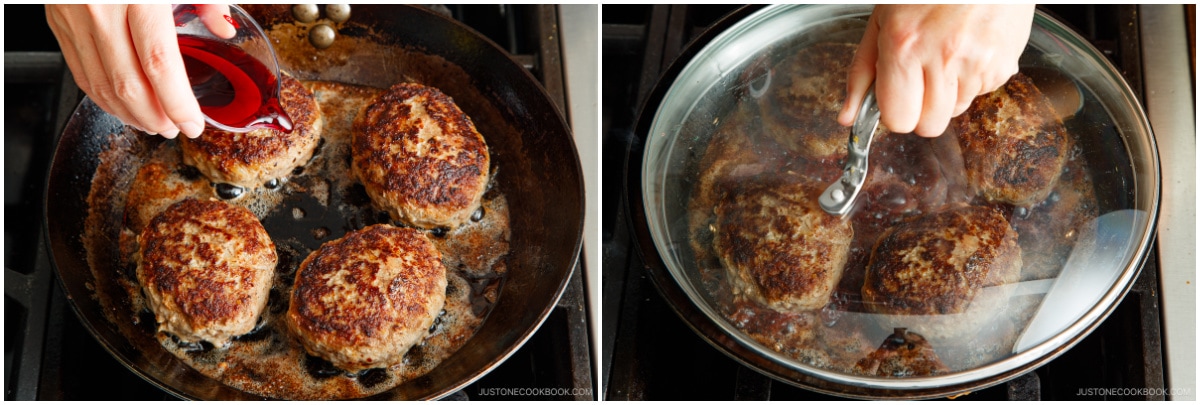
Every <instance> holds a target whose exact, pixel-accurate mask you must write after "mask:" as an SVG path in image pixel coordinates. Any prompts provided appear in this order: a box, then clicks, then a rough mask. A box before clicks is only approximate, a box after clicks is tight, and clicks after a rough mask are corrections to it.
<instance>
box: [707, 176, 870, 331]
mask: <svg viewBox="0 0 1200 405" xmlns="http://www.w3.org/2000/svg"><path fill="white" fill-rule="evenodd" d="M780 180H781V181H779V182H767V183H749V184H745V185H743V186H740V187H732V188H731V190H730V191H729V192H728V193H727V194H724V195H723V196H722V198H721V199H720V200H719V201H718V202H717V208H716V213H717V222H716V232H715V233H716V235H715V248H716V249H715V250H716V253H717V255H718V256H719V257H720V258H721V261H722V262H723V263H724V264H725V268H726V270H727V271H728V272H729V281H730V284H731V287H732V288H733V290H734V292H735V294H738V295H743V296H745V297H747V298H750V299H752V300H754V301H757V302H759V303H761V304H762V305H764V306H767V307H769V308H772V309H775V310H777V311H781V312H798V311H805V310H811V309H818V308H821V307H824V306H825V304H826V303H828V302H829V294H830V293H832V292H833V289H834V287H835V286H837V283H838V281H839V280H840V279H841V277H842V270H843V267H844V266H845V265H846V258H847V257H848V255H849V248H850V240H851V239H852V238H853V237H854V231H853V230H852V229H851V227H850V222H849V221H848V220H846V219H845V218H841V217H837V216H833V215H828V214H826V213H825V211H822V210H821V208H820V207H818V206H817V202H816V201H817V196H818V195H819V194H820V192H821V191H820V190H818V189H816V188H815V187H816V185H815V183H812V182H810V181H805V180H801V179H796V178H793V179H780Z"/></svg>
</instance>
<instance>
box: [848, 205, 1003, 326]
mask: <svg viewBox="0 0 1200 405" xmlns="http://www.w3.org/2000/svg"><path fill="white" fill-rule="evenodd" d="M1020 275H1021V247H1020V246H1019V245H1017V233H1016V231H1014V230H1013V229H1012V228H1011V227H1010V226H1009V224H1008V220H1006V219H1005V218H1004V216H1003V215H1002V214H1001V213H1000V211H999V210H998V209H997V208H993V207H988V206H971V205H952V206H948V207H947V208H946V209H944V210H942V211H938V212H934V213H930V214H924V215H921V216H917V217H914V218H912V219H910V220H908V221H905V222H904V223H901V224H899V225H897V226H895V227H893V228H891V229H889V230H887V231H885V232H884V234H883V235H882V236H881V237H880V239H879V241H878V242H876V244H875V249H874V250H873V251H872V252H871V260H870V262H869V264H868V265H867V274H866V280H865V282H864V284H863V287H862V298H863V301H864V304H865V305H866V307H867V309H869V310H871V311H872V312H875V313H878V314H885V315H884V316H881V317H880V320H881V321H882V322H884V323H885V324H884V325H882V326H884V327H886V328H908V329H909V330H911V331H913V332H917V333H919V334H921V335H923V336H924V337H926V338H928V339H931V340H935V341H938V340H944V339H950V338H953V337H957V336H963V335H965V334H969V333H972V332H974V331H977V330H978V329H979V328H980V327H981V326H983V324H984V323H987V322H988V321H990V320H991V319H992V317H994V316H995V315H997V314H999V313H1001V312H1002V311H1003V310H1004V306H1005V304H1006V303H1007V302H1008V297H1009V295H1010V294H1011V293H1012V287H1014V286H1015V283H1016V282H1017V281H1019V279H1020ZM929 315H932V316H929Z"/></svg>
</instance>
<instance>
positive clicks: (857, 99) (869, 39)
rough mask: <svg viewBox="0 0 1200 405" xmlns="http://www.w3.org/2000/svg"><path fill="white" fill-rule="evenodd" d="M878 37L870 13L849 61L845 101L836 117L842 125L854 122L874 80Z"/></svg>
mask: <svg viewBox="0 0 1200 405" xmlns="http://www.w3.org/2000/svg"><path fill="white" fill-rule="evenodd" d="M878 37H879V26H878V25H877V24H876V20H875V16H874V15H872V16H871V18H870V19H869V20H868V21H867V31H866V33H864V34H863V38H862V41H861V42H860V43H859V44H858V50H857V51H855V52H854V61H853V62H851V63H850V74H849V76H848V77H847V78H846V101H845V102H844V103H842V110H841V111H840V112H838V118H837V120H838V123H839V124H841V125H842V126H850V125H853V124H854V118H855V116H857V115H858V108H859V107H860V106H861V104H862V100H863V97H866V95H867V89H869V88H871V83H873V82H874V81H875V61H876V59H878V57H879V45H878V42H879V41H878Z"/></svg>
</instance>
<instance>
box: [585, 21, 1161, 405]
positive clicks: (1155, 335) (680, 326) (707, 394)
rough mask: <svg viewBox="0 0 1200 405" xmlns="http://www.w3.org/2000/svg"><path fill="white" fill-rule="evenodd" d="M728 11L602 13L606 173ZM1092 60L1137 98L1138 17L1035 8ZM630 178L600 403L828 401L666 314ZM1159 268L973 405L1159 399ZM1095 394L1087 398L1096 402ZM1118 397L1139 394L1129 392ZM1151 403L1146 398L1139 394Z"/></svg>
mask: <svg viewBox="0 0 1200 405" xmlns="http://www.w3.org/2000/svg"><path fill="white" fill-rule="evenodd" d="M735 9H736V7H733V6H687V5H669V6H667V5H659V6H616V7H609V6H606V7H605V13H604V21H603V22H602V23H603V28H602V35H603V40H602V43H603V54H604V59H603V60H604V62H603V63H604V70H603V72H604V78H603V82H604V83H603V101H602V102H603V121H602V122H603V124H602V125H603V128H602V129H603V132H602V134H603V135H602V136H603V139H602V142H603V148H604V149H603V157H602V159H603V163H602V164H603V165H604V167H606V168H609V169H610V170H609V172H610V173H613V172H614V170H612V169H611V168H626V170H628V169H627V167H628V161H629V160H630V159H636V160H640V159H641V152H642V148H643V144H642V142H643V141H642V136H641V135H638V134H636V133H635V132H634V127H635V125H636V123H637V120H638V114H639V113H640V111H641V110H640V108H641V107H642V104H643V103H644V102H645V99H646V97H647V95H648V94H649V93H650V91H651V90H652V89H653V87H654V86H655V85H656V83H657V82H658V81H659V79H660V75H661V74H662V72H664V71H665V70H666V69H667V67H668V66H669V64H670V63H671V62H672V61H673V60H674V59H675V58H676V57H677V56H678V55H679V54H680V53H681V51H682V50H683V49H684V47H685V46H686V45H687V44H688V43H690V42H691V41H692V40H693V39H695V38H696V37H697V36H698V35H699V34H701V33H702V32H704V30H705V29H706V28H707V27H709V26H712V25H713V24H714V23H716V22H717V21H718V20H719V19H720V18H721V17H722V16H724V15H726V14H728V13H729V12H731V11H733V10H735ZM1042 10H1043V11H1047V12H1049V13H1050V14H1051V15H1053V16H1054V17H1056V18H1057V19H1058V20H1060V21H1063V22H1066V23H1068V24H1069V25H1071V26H1072V28H1074V29H1075V30H1076V31H1077V32H1079V33H1080V34H1081V35H1083V36H1084V37H1085V38H1087V39H1088V40H1089V41H1091V42H1092V44H1093V45H1094V46H1096V48H1097V49H1100V50H1101V51H1102V52H1103V53H1104V54H1105V55H1106V56H1108V57H1109V59H1110V61H1112V62H1113V64H1114V65H1115V66H1116V67H1117V68H1118V69H1119V70H1120V71H1121V73H1122V74H1123V75H1125V78H1126V80H1127V81H1128V82H1129V84H1130V86H1131V87H1132V88H1133V90H1134V92H1135V94H1138V95H1139V97H1141V94H1142V90H1141V85H1142V73H1141V55H1140V50H1139V43H1138V22H1137V14H1136V13H1137V8H1136V6H1116V5H1085V6H1074V5H1056V6H1049V7H1045V8H1042ZM629 178H632V177H630V176H629V175H628V173H624V174H623V175H616V176H606V178H605V180H604V181H605V183H604V185H603V187H604V193H603V197H602V198H603V201H602V209H603V210H604V213H605V215H604V216H603V221H602V223H601V226H602V230H603V239H602V244H603V248H604V261H603V266H604V286H603V288H604V313H605V314H608V315H607V316H606V317H605V320H604V328H603V331H604V332H603V333H604V336H603V353H604V359H603V369H604V370H605V375H604V376H603V384H604V388H603V389H604V395H605V398H606V399H611V400H642V399H651V400H654V399H707V400H712V399H726V400H814V399H837V398H835V397H831V396H828V395H824V394H820V393H816V392H813V391H808V390H804V389H801V388H797V387H795V386H792V385H790V384H786V383H781V382H778V381H776V380H774V379H772V378H770V377H767V376H765V375H763V374H760V373H758V372H757V371H754V370H752V369H750V368H747V367H746V366H743V365H741V364H739V363H738V362H737V361H735V360H733V359H732V358H730V357H728V356H726V355H724V354H723V353H722V352H720V351H719V350H717V349H716V348H714V347H712V346H711V345H709V344H708V343H707V342H705V341H704V340H703V339H702V338H701V337H700V336H699V335H697V334H696V333H695V332H694V331H692V330H691V329H690V328H689V327H688V326H687V324H685V323H684V321H683V320H682V319H680V317H679V316H678V315H677V314H675V313H674V311H673V309H672V308H671V306H670V304H669V303H667V302H666V301H665V300H664V299H663V298H662V296H661V295H660V294H659V292H658V291H656V289H655V287H654V286H653V285H652V284H653V283H652V282H651V281H650V280H649V278H648V273H647V270H646V267H647V266H646V264H645V263H644V262H643V261H642V258H641V257H640V256H639V254H638V253H637V252H636V251H635V245H636V244H637V243H638V242H637V240H636V236H634V232H633V230H632V229H631V222H630V221H632V219H631V214H630V213H629V212H628V211H627V210H628V209H629V208H630V207H631V206H636V204H641V201H629V196H628V194H627V193H628V191H627V189H626V185H625V184H624V181H625V180H626V179H629ZM1160 319H1161V318H1160V315H1159V301H1158V259H1157V253H1156V251H1155V250H1154V249H1151V253H1150V255H1149V257H1148V258H1147V259H1146V263H1145V265H1144V267H1143V268H1142V271H1141V274H1140V276H1139V278H1138V279H1137V281H1136V282H1135V284H1134V285H1133V287H1132V289H1131V290H1130V292H1129V294H1128V295H1127V296H1126V297H1125V299H1124V300H1123V301H1122V302H1121V304H1120V305H1119V306H1118V307H1117V308H1116V310H1115V311H1114V312H1113V313H1112V314H1111V315H1110V316H1109V317H1108V319H1107V320H1106V321H1105V322H1104V323H1103V324H1101V325H1100V326H1099V327H1098V328H1097V329H1096V330H1095V331H1093V332H1092V333H1091V334H1090V335H1089V336H1088V337H1087V338H1085V339H1084V340H1083V341H1081V342H1080V343H1079V344H1078V345H1076V346H1075V347H1074V348H1072V349H1071V350H1069V351H1067V352H1066V353H1065V354H1063V355H1061V356H1060V357H1058V358H1057V359H1055V360H1053V361H1051V362H1049V363H1047V364H1045V365H1043V366H1042V367H1039V368H1037V369H1036V370H1034V371H1033V372H1029V373H1026V374H1024V375H1022V376H1019V377H1017V378H1015V379H1013V380H1010V381H1009V382H1007V383H1004V384H999V385H996V386H993V387H990V388H987V389H983V390H979V391H976V392H973V393H970V394H969V395H968V396H966V397H965V398H969V399H977V400H1038V399H1042V400H1066V399H1074V400H1079V399H1151V400H1153V399H1157V400H1161V399H1163V396H1162V395H1161V392H1160V393H1159V394H1158V395H1146V396H1137V397H1111V396H1110V397H1097V396H1094V395H1081V393H1083V391H1082V390H1084V389H1086V388H1114V387H1119V388H1162V387H1163V386H1164V383H1163V355H1162V337H1161V332H1160V327H1161V321H1160ZM1093 392H1095V391H1093ZM1122 392H1129V393H1137V392H1138V391H1136V390H1124V391H1122ZM1146 392H1148V393H1150V394H1153V393H1154V392H1155V391H1154V390H1148V391H1146Z"/></svg>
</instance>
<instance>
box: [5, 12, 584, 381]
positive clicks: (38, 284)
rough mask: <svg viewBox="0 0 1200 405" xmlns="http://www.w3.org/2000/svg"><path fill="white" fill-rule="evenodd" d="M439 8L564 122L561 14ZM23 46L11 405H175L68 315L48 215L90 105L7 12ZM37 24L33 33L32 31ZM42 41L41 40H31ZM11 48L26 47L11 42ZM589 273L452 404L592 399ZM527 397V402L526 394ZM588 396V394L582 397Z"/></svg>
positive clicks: (12, 266)
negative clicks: (73, 126) (498, 56)
mask: <svg viewBox="0 0 1200 405" xmlns="http://www.w3.org/2000/svg"><path fill="white" fill-rule="evenodd" d="M451 7H452V8H446V7H440V8H437V7H431V8H434V9H435V11H438V12H441V13H442V14H443V15H447V16H449V17H452V18H454V19H456V20H458V21H460V22H463V23H464V24H466V25H468V26H470V27H472V28H473V29H475V30H476V31H478V32H480V33H481V34H483V35H484V36H486V37H488V38H489V39H491V40H492V41H493V42H495V43H497V44H498V45H499V46H501V48H503V49H506V50H508V51H509V53H510V54H512V56H513V59H515V60H517V61H518V62H519V63H521V64H523V65H524V66H525V67H526V68H527V69H529V70H530V72H531V73H532V74H533V75H534V77H536V78H538V79H539V80H540V81H541V82H542V84H543V86H544V87H545V88H546V89H547V92H548V93H549V94H550V95H551V98H552V99H553V100H554V101H555V103H557V104H558V106H559V108H560V110H561V111H567V110H566V108H564V106H565V99H566V97H565V88H564V83H563V77H564V71H563V70H564V67H563V64H562V58H561V57H560V55H559V53H560V49H561V48H560V47H559V43H558V35H557V30H558V11H557V7H555V6H540V5H539V6H532V5H520V6H465V5H460V6H451ZM5 9H6V11H9V13H8V17H6V19H7V21H6V22H9V23H10V24H7V25H8V26H9V27H18V26H19V27H23V28H22V30H24V31H23V32H22V37H29V38H33V39H32V40H29V41H22V42H21V43H19V44H13V46H9V45H10V44H8V43H6V44H5V50H6V51H5V55H4V62H5V63H4V64H5V74H4V80H5V100H6V101H5V109H4V111H5V148H4V150H5V202H4V211H5V212H4V216H5V219H6V221H5V225H4V234H5V238H4V239H5V242H4V262H5V318H4V319H5V321H4V322H5V328H4V330H5V332H4V333H5V348H4V354H5V369H4V371H5V376H6V379H5V394H4V399H5V400H35V399H36V400H174V399H176V398H175V397H174V396H172V395H170V394H169V393H167V392H165V391H163V390H161V389H159V388H158V387H156V386H154V385H153V384H150V383H148V382H146V381H145V380H143V379H142V378H140V377H139V376H137V375H136V374H134V373H133V372H132V371H130V370H128V369H126V368H125V367H124V366H123V365H121V364H120V363H119V362H118V361H117V360H116V359H115V358H113V357H112V356H111V355H109V354H108V353H107V352H106V351H105V349H104V348H103V347H102V346H101V345H100V344H99V342H97V341H96V340H95V339H94V338H93V337H92V336H91V335H90V333H88V331H87V329H86V328H85V327H84V326H83V325H82V324H81V323H80V321H79V319H78V317H77V316H76V315H75V314H74V313H73V310H72V309H71V308H70V304H69V303H68V301H67V299H66V297H65V295H64V294H63V292H62V289H61V288H60V286H59V283H58V281H57V280H54V278H55V277H56V276H55V275H54V269H53V268H52V267H51V265H50V262H49V253H48V251H47V248H46V243H45V240H46V237H45V235H44V225H43V224H42V222H43V218H44V217H43V214H42V209H43V208H42V207H43V204H44V200H43V198H44V197H43V195H44V187H45V182H46V177H47V174H48V172H49V170H48V169H49V164H50V161H51V159H50V158H51V155H52V154H53V151H54V148H55V145H56V144H57V137H58V135H59V134H61V133H62V128H63V125H64V123H65V121H66V119H67V118H68V117H69V116H70V115H71V112H72V111H74V109H75V107H76V106H77V105H78V103H79V101H80V100H81V99H82V97H83V95H82V94H81V92H80V91H79V89H78V87H76V86H75V83H74V81H73V79H72V78H71V76H70V73H69V72H68V71H67V70H66V68H65V64H64V63H63V61H62V54H61V53H59V50H58V45H57V43H56V42H55V41H54V38H53V36H52V34H51V32H50V30H49V28H48V27H47V26H46V25H45V23H44V21H45V19H44V9H43V7H42V6H6V7H5ZM17 19H23V20H29V21H33V22H36V23H38V24H35V26H34V27H31V28H30V27H28V25H29V24H28V22H29V21H17ZM29 30H32V31H29ZM8 38H9V41H14V40H15V39H16V38H18V37H17V36H15V35H9V36H8ZM583 266H584V264H583V262H582V261H577V264H576V269H575V271H574V273H572V278H571V280H570V282H569V283H568V286H567V290H566V292H564V294H563V296H562V299H561V300H560V301H559V303H558V305H557V306H556V307H555V308H554V309H553V310H552V311H551V314H550V316H549V318H548V319H547V320H546V321H545V322H544V323H543V324H542V326H541V328H540V329H538V331H537V332H536V333H535V334H534V336H533V337H532V338H531V339H530V341H529V342H527V343H526V344H525V345H524V346H523V347H522V348H521V349H519V350H518V351H517V352H516V353H514V354H513V355H512V356H511V357H510V358H509V359H508V360H506V361H505V362H504V363H502V364H501V365H499V366H498V367H496V368H495V369H493V370H492V371H491V372H490V373H488V374H487V375H485V376H484V377H482V378H481V379H479V380H478V381H476V382H474V383H472V384H470V385H468V386H467V387H465V388H463V389H462V390H460V391H459V392H456V393H454V394H451V395H450V396H448V397H447V398H446V399H459V400H465V399H516V398H517V397H502V396H497V395H491V394H492V393H496V392H499V393H505V392H513V391H512V390H508V391H506V390H496V389H495V388H535V389H536V388H567V389H573V390H555V391H542V392H564V393H577V394H582V395H576V396H562V397H546V396H540V397H539V398H544V399H582V400H590V399H593V398H592V396H591V394H590V393H593V392H595V388H596V385H595V382H594V379H593V376H592V371H591V370H592V363H591V361H592V359H591V340H590V337H589V336H588V325H587V322H588V319H587V309H586V308H587V301H586V298H587V297H586V294H585V293H584V287H583V278H582V277H583V271H584V269H583ZM518 392H519V391H518ZM583 393H587V394H583Z"/></svg>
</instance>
